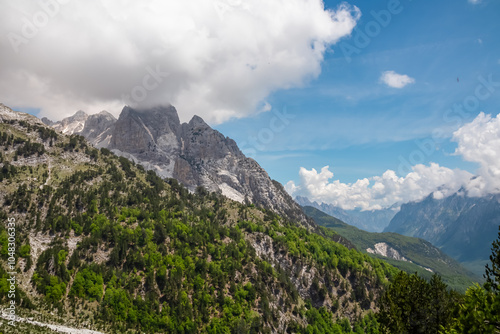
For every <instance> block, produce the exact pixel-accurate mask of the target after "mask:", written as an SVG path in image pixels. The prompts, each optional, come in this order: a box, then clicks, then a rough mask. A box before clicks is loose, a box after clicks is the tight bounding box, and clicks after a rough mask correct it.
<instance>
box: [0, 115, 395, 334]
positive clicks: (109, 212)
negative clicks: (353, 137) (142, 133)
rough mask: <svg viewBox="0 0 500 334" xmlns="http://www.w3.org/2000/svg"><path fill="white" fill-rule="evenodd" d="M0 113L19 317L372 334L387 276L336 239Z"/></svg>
mask: <svg viewBox="0 0 500 334" xmlns="http://www.w3.org/2000/svg"><path fill="white" fill-rule="evenodd" d="M2 116H3V119H2V121H3V123H2V124H0V131H1V134H0V139H1V145H2V156H1V157H2V167H1V178H2V182H1V183H0V193H1V198H0V200H1V201H2V211H1V219H2V221H4V222H7V221H8V219H12V218H14V219H15V220H16V258H17V259H18V260H17V279H18V281H19V282H18V283H19V285H18V286H17V293H16V301H17V305H18V312H23V314H24V312H27V310H31V311H29V312H28V315H29V316H31V317H35V318H39V319H45V320H46V321H52V322H60V323H64V324H66V325H68V324H69V325H72V326H74V327H85V328H94V329H98V330H100V331H102V332H106V333H107V332H117V333H124V332H127V331H130V332H139V331H140V332H151V333H153V332H169V333H203V332H206V333H226V332H229V331H231V332H235V333H236V332H237V333H266V332H293V333H295V332H297V333H301V332H304V333H306V332H310V331H315V330H316V331H318V332H320V333H332V332H351V330H352V328H354V329H355V330H357V331H358V332H359V331H361V332H362V331H363V330H366V331H371V329H369V328H372V327H373V331H376V328H377V327H378V324H377V322H376V321H375V318H374V316H373V315H371V314H372V313H371V312H372V311H371V310H375V309H376V304H377V299H378V297H379V295H380V293H381V291H382V289H383V287H384V286H385V285H387V284H388V278H390V277H392V276H393V275H395V274H396V272H397V271H396V270H395V269H394V268H393V267H391V266H390V265H388V264H386V263H385V262H383V261H379V260H375V259H373V258H371V257H369V256H367V255H364V254H362V253H359V252H358V251H356V250H353V249H349V248H348V247H346V246H349V245H350V243H349V242H348V241H346V240H345V239H343V238H342V237H340V236H339V235H337V234H335V233H332V232H329V231H327V230H322V231H319V232H318V233H312V232H310V231H307V230H306V229H304V228H302V227H297V226H295V225H293V224H290V223H288V222H287V221H285V220H283V219H281V218H280V217H279V216H277V215H276V214H274V213H272V212H270V211H267V210H265V209H260V208H255V207H254V206H253V205H242V204H240V203H237V202H234V201H231V200H229V199H227V198H225V197H223V196H221V195H218V194H215V193H208V192H206V191H205V190H203V189H202V188H198V189H197V191H196V192H195V193H189V192H188V191H187V190H186V189H185V188H183V187H182V186H181V185H179V184H178V182H177V181H175V180H173V179H171V180H168V181H167V182H165V181H163V180H162V179H160V178H159V177H158V176H156V174H154V172H152V171H149V172H146V171H144V169H143V168H142V167H141V166H139V165H137V166H136V165H134V164H133V163H131V162H130V161H129V160H127V159H125V158H122V157H121V158H118V157H116V156H114V155H113V154H112V153H111V152H110V151H108V150H106V149H101V150H97V149H94V148H92V147H91V146H89V145H88V144H87V143H86V141H85V139H84V138H83V137H80V136H71V137H67V136H64V135H61V134H57V133H55V132H54V131H53V130H51V129H48V128H46V127H45V126H44V125H43V124H41V123H39V122H38V121H37V120H36V119H32V118H30V116H27V115H22V114H17V113H15V114H13V116H9V115H7V116H5V115H2ZM0 229H1V231H0V245H1V247H2V249H1V254H2V262H3V265H4V267H5V265H6V261H7V258H8V253H7V244H8V242H7V240H8V234H7V230H6V228H5V225H4V224H2V227H1V228H0ZM0 275H2V277H3V279H2V282H3V283H2V285H1V288H0V291H1V295H0V298H1V301H2V304H4V305H5V304H6V303H8V302H9V298H8V295H7V291H8V284H7V283H6V278H7V277H8V276H7V274H6V272H5V271H2V272H1V273H0ZM19 314H21V313H19ZM4 325H5V323H4ZM351 326H354V327H351ZM10 329H11V330H12V328H10Z"/></svg>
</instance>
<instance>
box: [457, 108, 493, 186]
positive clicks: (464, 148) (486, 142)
mask: <svg viewBox="0 0 500 334" xmlns="http://www.w3.org/2000/svg"><path fill="white" fill-rule="evenodd" d="M453 140H454V141H456V142H457V143H458V147H457V149H456V150H455V154H457V155H461V156H462V157H463V158H464V159H465V160H467V161H471V162H477V163H478V164H479V166H480V167H479V169H478V171H477V177H476V178H474V180H472V181H471V182H470V183H469V184H468V185H467V191H468V193H469V195H470V196H484V195H487V194H498V193H500V115H497V116H496V117H491V115H486V114H484V113H482V112H481V113H480V114H479V115H478V116H477V117H476V118H475V119H474V120H473V121H472V122H470V123H468V124H465V125H464V126H463V127H461V128H460V129H458V130H457V131H455V132H454V133H453Z"/></svg>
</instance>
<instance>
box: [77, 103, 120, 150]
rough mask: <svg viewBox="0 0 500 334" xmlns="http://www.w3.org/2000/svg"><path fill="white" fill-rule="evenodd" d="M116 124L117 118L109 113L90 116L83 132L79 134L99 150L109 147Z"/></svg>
mask: <svg viewBox="0 0 500 334" xmlns="http://www.w3.org/2000/svg"><path fill="white" fill-rule="evenodd" d="M115 123H116V118H115V117H114V116H113V115H111V114H110V113H109V112H107V111H101V112H100V113H98V114H94V115H90V116H89V117H88V118H87V120H86V121H85V125H84V127H83V129H82V131H80V132H78V134H80V135H82V136H84V137H85V138H87V140H88V141H89V142H90V143H91V144H92V145H94V146H95V147H97V148H101V147H108V146H109V142H110V140H111V135H112V132H113V129H114V125H115Z"/></svg>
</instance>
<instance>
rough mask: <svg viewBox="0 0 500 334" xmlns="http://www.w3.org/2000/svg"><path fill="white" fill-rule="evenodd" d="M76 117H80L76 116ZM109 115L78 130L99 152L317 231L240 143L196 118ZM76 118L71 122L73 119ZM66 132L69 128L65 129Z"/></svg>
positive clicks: (171, 112) (162, 113)
mask: <svg viewBox="0 0 500 334" xmlns="http://www.w3.org/2000/svg"><path fill="white" fill-rule="evenodd" d="M75 116H76V115H75ZM109 116H111V115H108V114H102V113H101V114H97V115H91V116H87V118H86V121H85V122H84V126H82V128H81V129H80V130H79V131H78V132H73V133H79V134H81V135H83V136H84V137H86V138H87V139H88V140H89V141H90V142H91V143H92V144H93V145H94V146H96V147H106V148H109V149H111V150H112V151H113V152H114V153H115V154H117V155H121V156H124V157H126V158H129V159H131V160H133V161H135V162H136V163H138V164H141V165H143V166H144V168H146V169H149V170H154V171H155V172H156V173H157V174H158V175H160V176H161V177H173V178H176V179H177V180H179V181H180V182H181V183H182V184H184V185H185V186H186V187H187V188H188V189H190V190H194V189H195V188H196V187H198V186H202V187H205V188H206V189H208V190H210V191H214V192H219V193H222V194H223V195H225V196H227V197H229V198H231V199H233V200H236V201H239V202H244V201H245V200H248V201H250V202H251V203H253V204H256V205H258V206H262V207H264V208H267V209H271V210H274V211H275V212H277V213H279V214H281V215H283V216H286V217H288V218H289V219H291V220H293V221H297V222H300V223H302V224H303V225H306V226H315V225H314V223H312V221H311V220H308V218H307V217H306V216H305V214H304V213H303V211H302V209H301V208H300V206H299V205H298V204H297V203H295V202H294V201H293V199H292V198H291V197H290V196H289V195H288V194H287V193H286V191H285V190H284V189H283V187H282V186H281V184H279V183H278V182H275V181H272V180H271V179H270V178H269V176H268V174H267V173H266V171H265V170H264V169H263V168H262V167H260V166H259V164H258V163H257V162H256V161H254V160H253V159H251V158H247V157H246V156H245V155H244V154H243V153H242V152H241V151H240V149H239V148H238V145H237V144H236V142H235V141H234V140H232V139H230V138H228V137H225V136H224V135H223V134H221V133H220V132H219V131H217V130H214V129H212V128H211V127H210V126H209V125H208V124H207V123H205V121H204V120H203V119H202V118H201V117H199V116H194V117H193V118H192V119H191V120H190V121H189V122H188V123H183V124H181V123H180V121H179V116H178V114H177V110H176V109H175V108H174V107H173V106H172V105H169V106H157V107H154V108H149V109H136V108H132V107H129V106H126V107H124V108H123V110H122V112H121V114H120V116H119V118H118V120H115V119H114V117H112V116H111V117H109ZM74 119H75V117H74V118H73V120H74ZM66 128H69V126H68V125H66Z"/></svg>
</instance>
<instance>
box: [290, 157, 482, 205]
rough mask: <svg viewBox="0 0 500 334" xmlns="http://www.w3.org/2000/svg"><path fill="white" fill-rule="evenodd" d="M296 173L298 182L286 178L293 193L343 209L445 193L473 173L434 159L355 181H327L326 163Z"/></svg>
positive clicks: (407, 200)
mask: <svg viewBox="0 0 500 334" xmlns="http://www.w3.org/2000/svg"><path fill="white" fill-rule="evenodd" d="M299 175H300V183H299V184H298V185H296V184H295V183H294V182H293V181H289V182H288V183H287V184H286V186H285V188H286V190H287V191H288V192H289V193H290V194H291V195H292V196H305V197H307V198H309V200H311V201H317V202H318V203H321V202H323V203H328V204H333V205H335V206H338V207H341V208H342V209H344V210H352V209H355V208H359V209H362V210H379V209H382V208H388V207H390V206H392V205H394V204H396V203H406V202H410V201H416V200H420V199H423V198H424V197H426V196H428V195H429V194H430V193H432V192H434V196H435V197H443V196H448V195H451V194H453V193H454V192H456V191H458V190H459V189H460V188H461V187H463V186H464V185H465V184H466V182H467V180H468V179H470V178H471V177H472V174H470V173H468V172H466V171H462V170H459V169H449V168H446V167H442V166H439V165H438V164H436V163H431V164H430V166H425V165H416V166H413V167H412V172H410V173H408V175H406V176H404V177H398V176H397V175H396V173H395V172H394V171H392V170H387V171H386V172H385V173H384V174H382V176H374V177H371V178H364V179H361V180H357V181H356V182H355V183H342V182H340V181H339V180H333V181H331V182H330V181H329V180H330V179H331V178H333V173H332V172H331V171H330V170H329V166H325V167H323V168H322V169H321V171H320V172H319V173H318V172H317V171H316V169H314V168H313V169H311V170H307V169H305V168H303V167H301V168H300V171H299Z"/></svg>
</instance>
